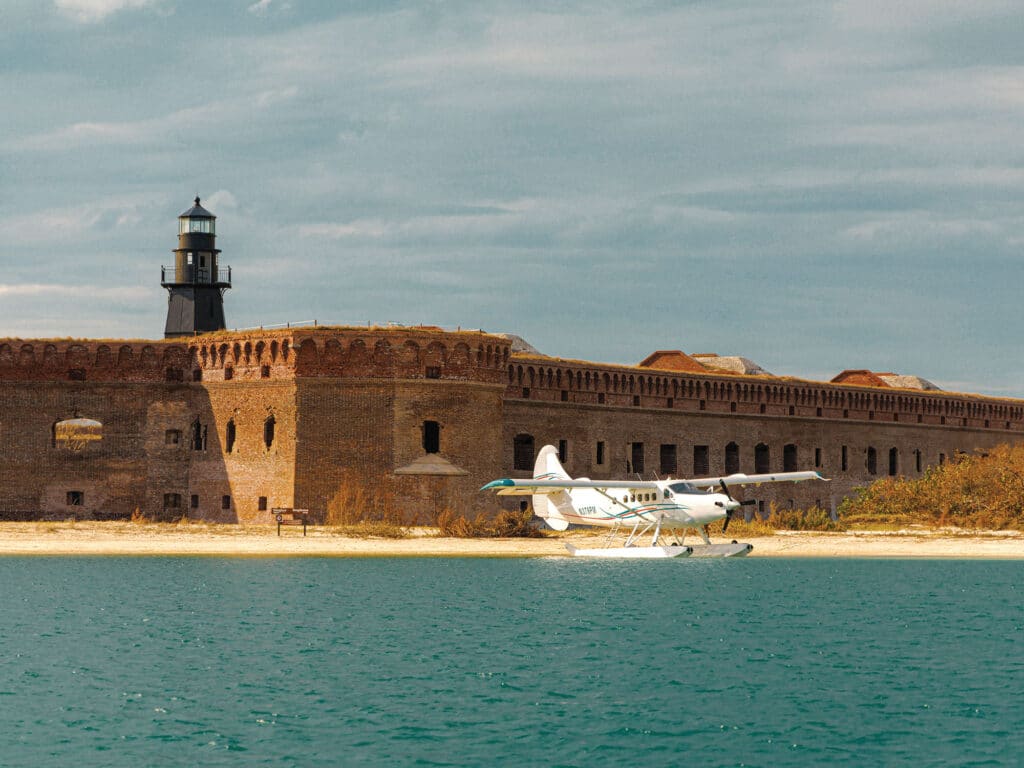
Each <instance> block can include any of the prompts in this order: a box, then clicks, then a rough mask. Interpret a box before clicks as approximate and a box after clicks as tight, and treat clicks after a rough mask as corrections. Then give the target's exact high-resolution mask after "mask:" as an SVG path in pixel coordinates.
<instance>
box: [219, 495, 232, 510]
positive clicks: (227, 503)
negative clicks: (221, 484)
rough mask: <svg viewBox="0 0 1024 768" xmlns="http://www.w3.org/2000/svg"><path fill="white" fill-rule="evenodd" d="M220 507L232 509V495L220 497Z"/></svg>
mask: <svg viewBox="0 0 1024 768" xmlns="http://www.w3.org/2000/svg"><path fill="white" fill-rule="evenodd" d="M220 508H221V509H231V497H230V496H221V497H220Z"/></svg>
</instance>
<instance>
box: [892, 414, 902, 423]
mask: <svg viewBox="0 0 1024 768" xmlns="http://www.w3.org/2000/svg"><path fill="white" fill-rule="evenodd" d="M892 420H893V421H899V420H900V415H899V414H898V413H894V414H893V415H892Z"/></svg>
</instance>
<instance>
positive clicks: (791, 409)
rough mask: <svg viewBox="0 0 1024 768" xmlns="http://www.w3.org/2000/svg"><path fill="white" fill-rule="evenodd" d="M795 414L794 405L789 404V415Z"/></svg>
mask: <svg viewBox="0 0 1024 768" xmlns="http://www.w3.org/2000/svg"><path fill="white" fill-rule="evenodd" d="M795 414H796V406H795V405H791V406H789V415H790V416H794V415H795Z"/></svg>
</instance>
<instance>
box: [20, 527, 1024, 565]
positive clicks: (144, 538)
mask: <svg viewBox="0 0 1024 768" xmlns="http://www.w3.org/2000/svg"><path fill="white" fill-rule="evenodd" d="M567 540H568V541H571V542H572V543H573V544H575V545H576V546H578V547H598V546H602V545H603V543H604V538H603V537H602V536H592V535H580V534H566V535H561V536H547V537H545V538H542V539H449V538H440V537H437V536H435V535H434V532H433V531H430V530H429V529H418V530H416V531H415V532H414V536H412V537H410V538H406V539H372V538H369V539H368V538H355V537H350V536H344V535H341V534H340V533H338V532H337V531H335V530H333V529H330V528H321V527H311V528H310V529H309V535H308V536H307V537H306V538H303V536H302V529H301V528H297V527H292V528H286V529H284V530H283V532H282V535H281V537H280V538H279V537H278V536H277V531H276V527H274V526H270V525H267V526H256V525H253V526H234V525H203V524H190V525H135V524H131V523H95V522H79V523H71V522H68V523H0V555H221V556H224V555H228V556H250V557H251V556H264V557H278V556H338V557H552V556H553V557H565V556H567V552H566V549H565V546H564V543H563V542H564V541H567ZM742 540H743V541H747V542H750V543H751V544H753V545H754V551H753V552H752V553H751V554H750V557H954V558H1024V536H1022V535H1021V534H1020V533H1018V532H1010V531H1000V532H977V531H971V532H958V531H896V532H856V533H804V532H780V533H777V534H776V535H775V536H759V537H744V538H743V539H742ZM715 541H716V542H724V541H726V539H720V538H716V539H715ZM687 542H688V543H699V539H697V538H696V537H691V538H688V539H687Z"/></svg>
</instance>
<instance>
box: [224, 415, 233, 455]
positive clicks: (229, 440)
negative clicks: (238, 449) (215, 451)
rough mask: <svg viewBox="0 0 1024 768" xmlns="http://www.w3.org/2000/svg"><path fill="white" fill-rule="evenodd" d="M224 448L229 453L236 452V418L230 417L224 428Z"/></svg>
mask: <svg viewBox="0 0 1024 768" xmlns="http://www.w3.org/2000/svg"><path fill="white" fill-rule="evenodd" d="M224 450H225V451H227V452H228V453H234V452H235V420H234V419H228V423H227V426H226V427H225V428H224Z"/></svg>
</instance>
